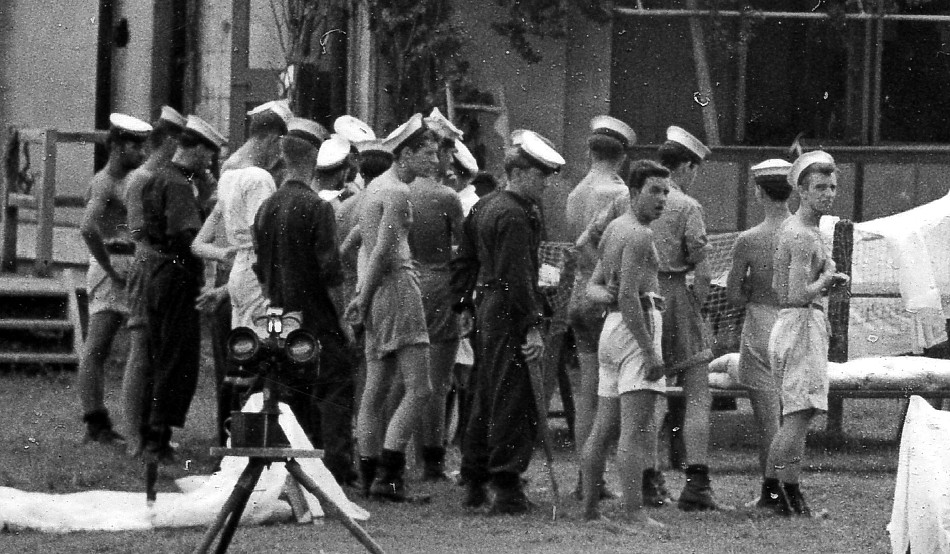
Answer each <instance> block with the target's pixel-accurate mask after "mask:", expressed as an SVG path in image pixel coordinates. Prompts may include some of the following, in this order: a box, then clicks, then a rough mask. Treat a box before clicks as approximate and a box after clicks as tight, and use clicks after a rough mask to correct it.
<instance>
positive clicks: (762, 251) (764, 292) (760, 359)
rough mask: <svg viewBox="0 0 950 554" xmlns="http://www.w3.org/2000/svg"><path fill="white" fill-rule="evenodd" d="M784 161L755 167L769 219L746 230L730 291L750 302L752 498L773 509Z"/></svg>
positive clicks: (744, 358)
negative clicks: (773, 341)
mask: <svg viewBox="0 0 950 554" xmlns="http://www.w3.org/2000/svg"><path fill="white" fill-rule="evenodd" d="M791 167H792V164H790V163H788V162H787V161H785V160H777V159H775V160H766V161H764V162H762V163H760V164H758V165H754V166H752V175H753V176H754V178H755V184H756V185H757V186H756V188H755V197H756V199H757V200H758V201H759V202H760V203H761V204H762V206H763V208H765V219H764V220H763V221H762V223H759V224H758V225H756V226H755V227H753V228H751V229H749V230H747V231H743V232H742V233H740V234H739V238H738V239H736V245H735V248H734V249H733V251H732V269H731V270H730V271H729V281H728V283H727V285H726V295H727V296H728V298H729V302H730V303H731V304H733V305H734V306H744V307H745V319H744V321H743V324H742V338H741V341H740V346H739V383H740V384H742V386H744V387H745V388H746V389H748V391H749V402H750V403H751V404H752V414H753V416H754V417H755V423H756V426H757V427H758V429H759V466H760V469H761V470H762V479H763V481H762V494H761V495H760V496H759V498H758V499H757V500H756V501H754V502H753V504H754V505H755V506H757V507H760V508H770V507H773V506H774V505H775V503H776V502H778V498H779V495H780V493H779V490H778V489H779V482H778V479H776V477H775V468H773V467H770V466H769V465H768V464H767V463H766V458H767V457H768V454H769V446H770V445H771V444H772V439H773V438H774V437H775V433H776V432H777V431H778V426H779V421H780V420H781V409H782V405H781V399H780V397H779V391H780V390H781V385H782V378H781V376H780V375H775V374H774V373H773V372H772V368H771V367H770V366H769V335H770V334H771V333H772V327H773V326H774V325H775V320H776V319H778V312H779V309H780V308H779V301H778V297H777V296H776V294H775V291H774V290H773V289H772V256H773V255H774V253H775V246H776V239H777V237H778V232H779V230H780V229H781V227H782V223H784V221H785V220H786V219H788V217H789V215H791V214H790V213H789V211H788V197H789V195H790V194H791V193H792V187H791V185H789V184H788V170H789V169H790V168H791Z"/></svg>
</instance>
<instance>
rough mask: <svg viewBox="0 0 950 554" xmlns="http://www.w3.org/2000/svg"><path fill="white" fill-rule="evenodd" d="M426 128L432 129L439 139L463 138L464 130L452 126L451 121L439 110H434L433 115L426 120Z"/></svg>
mask: <svg viewBox="0 0 950 554" xmlns="http://www.w3.org/2000/svg"><path fill="white" fill-rule="evenodd" d="M425 124H426V127H428V128H429V129H432V131H434V132H435V134H437V135H439V138H441V139H444V140H457V139H460V138H462V135H463V134H464V133H462V130H461V129H459V128H458V127H456V126H455V125H453V124H452V122H451V121H449V119H448V118H447V117H445V116H444V115H442V112H440V111H439V108H432V113H430V114H429V117H427V118H425Z"/></svg>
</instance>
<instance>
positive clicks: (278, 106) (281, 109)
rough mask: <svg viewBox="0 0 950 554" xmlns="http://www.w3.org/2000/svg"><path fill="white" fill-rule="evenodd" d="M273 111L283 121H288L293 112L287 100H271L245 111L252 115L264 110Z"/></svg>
mask: <svg viewBox="0 0 950 554" xmlns="http://www.w3.org/2000/svg"><path fill="white" fill-rule="evenodd" d="M268 111H270V112H274V113H275V114H277V115H278V116H279V117H280V118H281V119H283V120H284V123H287V122H289V121H290V119H291V118H293V117H294V112H292V111H290V102H288V101H287V100H271V101H270V102H264V103H263V104H261V105H260V106H257V107H256V108H254V109H252V110H250V111H249V112H247V115H249V116H251V117H253V116H255V115H258V114H262V113H264V112H268Z"/></svg>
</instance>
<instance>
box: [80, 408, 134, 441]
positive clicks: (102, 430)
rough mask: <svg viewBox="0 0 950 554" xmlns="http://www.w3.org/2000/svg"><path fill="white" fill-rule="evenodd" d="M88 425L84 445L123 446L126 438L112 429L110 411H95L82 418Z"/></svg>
mask: <svg viewBox="0 0 950 554" xmlns="http://www.w3.org/2000/svg"><path fill="white" fill-rule="evenodd" d="M82 420H83V421H84V422H85V423H86V436H85V437H83V442H84V443H89V442H98V443H102V444H123V443H125V437H123V436H122V435H120V434H119V433H116V432H115V430H113V429H112V420H111V419H110V418H109V411H108V410H94V411H92V412H89V413H87V414H86V415H84V416H83V417H82Z"/></svg>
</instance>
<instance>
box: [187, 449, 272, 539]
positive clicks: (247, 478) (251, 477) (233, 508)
mask: <svg viewBox="0 0 950 554" xmlns="http://www.w3.org/2000/svg"><path fill="white" fill-rule="evenodd" d="M262 471H264V461H263V460H260V459H257V458H251V459H250V460H249V461H248V462H247V467H245V468H244V471H243V472H242V473H241V476H240V477H239V478H238V480H237V483H235V485H234V489H233V490H232V491H231V495H230V496H228V499H227V500H226V501H225V502H224V506H222V507H221V512H219V513H218V517H217V518H216V519H215V521H214V523H212V524H211V527H209V528H208V530H207V531H205V534H204V537H202V539H201V544H200V545H199V546H198V548H195V550H194V553H195V554H205V553H206V552H208V549H209V548H211V543H213V542H214V539H215V537H217V536H218V533H219V532H220V533H221V540H220V541H219V542H218V548H217V549H216V550H215V552H218V553H221V552H225V551H227V549H228V545H229V544H230V543H231V537H233V536H234V531H235V529H237V524H238V522H239V521H240V520H241V513H242V512H243V511H244V507H245V506H246V505H247V500H248V498H250V497H251V493H252V492H254V485H256V484H257V480H258V479H260V478H261V472H262ZM222 529H223V530H222Z"/></svg>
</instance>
